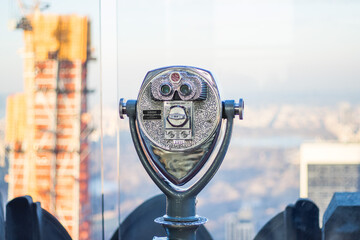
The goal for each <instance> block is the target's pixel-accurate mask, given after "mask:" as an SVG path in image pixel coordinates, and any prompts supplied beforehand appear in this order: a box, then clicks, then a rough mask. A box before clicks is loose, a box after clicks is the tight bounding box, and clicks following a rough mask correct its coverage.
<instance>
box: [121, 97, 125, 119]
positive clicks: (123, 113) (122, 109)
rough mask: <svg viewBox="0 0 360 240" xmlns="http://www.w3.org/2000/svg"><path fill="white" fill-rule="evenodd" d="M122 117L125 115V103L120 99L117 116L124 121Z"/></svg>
mask: <svg viewBox="0 0 360 240" xmlns="http://www.w3.org/2000/svg"><path fill="white" fill-rule="evenodd" d="M124 115H126V103H125V100H124V99H123V98H120V103H119V116H120V118H121V119H124Z"/></svg>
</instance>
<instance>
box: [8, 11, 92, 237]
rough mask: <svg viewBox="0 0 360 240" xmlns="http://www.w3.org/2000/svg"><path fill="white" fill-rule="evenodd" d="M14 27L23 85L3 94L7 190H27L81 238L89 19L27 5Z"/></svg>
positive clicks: (85, 210)
mask: <svg viewBox="0 0 360 240" xmlns="http://www.w3.org/2000/svg"><path fill="white" fill-rule="evenodd" d="M17 27H18V28H21V29H23V31H24V42H25V46H24V50H23V57H24V92H23V93H18V94H14V95H12V96H9V97H8V99H7V112H6V133H5V135H6V136H5V138H6V142H7V145H8V147H9V149H10V152H9V179H8V180H9V192H8V197H9V199H13V198H14V197H17V196H22V195H30V196H31V197H32V198H33V200H34V201H39V202H40V203H41V205H42V207H43V208H44V209H46V210H48V211H49V212H50V213H52V214H53V215H54V216H56V217H57V218H58V219H59V221H60V222H61V223H62V224H63V225H64V227H65V228H66V230H67V231H68V232H69V234H70V235H71V236H72V238H73V239H89V238H90V203H89V201H90V200H89V193H88V181H89V173H88V162H89V158H88V152H89V149H88V143H87V135H88V134H87V132H88V129H87V120H88V115H87V100H86V99H87V98H86V94H87V86H86V85H87V84H86V74H87V60H88V49H89V43H90V37H89V36H90V35H89V21H88V19H87V17H82V16H77V15H66V16H59V15H50V14H48V15H44V14H41V13H40V12H39V11H35V12H34V13H33V14H31V15H28V16H25V17H23V18H22V20H21V21H20V22H19V23H18V25H17Z"/></svg>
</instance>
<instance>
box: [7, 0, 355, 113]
mask: <svg viewBox="0 0 360 240" xmlns="http://www.w3.org/2000/svg"><path fill="white" fill-rule="evenodd" d="M15 2H16V1H14V0H13V1H9V0H7V1H5V2H2V3H1V7H0V19H1V21H0V36H1V38H0V45H1V55H0V63H1V69H0V70H1V71H0V77H1V83H0V94H8V93H12V92H16V91H21V90H22V89H23V83H22V64H23V63H22V59H21V56H20V54H19V49H20V48H21V47H22V46H23V42H22V32H21V31H20V30H17V31H9V30H8V29H7V22H8V20H9V19H10V18H13V17H16V12H17V7H16V4H15ZM48 2H49V3H50V4H51V8H50V10H47V11H45V12H52V13H77V14H81V15H88V16H89V17H90V19H91V21H92V29H91V31H92V45H93V47H94V49H95V52H94V56H95V57H97V61H94V62H91V63H90V64H89V85H90V87H92V88H97V87H98V85H99V62H100V61H99V60H100V59H99V49H100V48H99V24H98V23H99V12H98V1H94V0H87V1H85V0H81V1H80V0H76V1H75V0H72V1H70V0H62V1H48ZM359 12H360V3H359V1H355V0H354V1H350V0H341V1H340V0H333V1H328V0H327V1H325V0H317V1H314V0H312V1H310V0H309V1H308V0H275V1H271V0H207V1H206V0H181V1H175V0H151V1H149V0H128V1H125V0H121V1H119V2H118V21H117V19H116V2H115V0H108V1H106V0H103V2H102V16H101V20H102V60H103V61H102V65H103V89H104V102H105V103H106V104H110V105H112V106H116V102H117V99H118V97H125V98H126V99H132V98H136V97H137V92H138V88H139V87H140V84H141V81H142V80H143V78H144V76H145V74H146V72H147V71H149V70H152V69H155V68H158V67H163V66H169V65H190V66H196V67H201V68H204V69H207V70H210V71H211V72H212V73H213V74H214V76H215V77H216V80H217V82H218V85H219V86H220V90H221V93H222V98H223V99H229V98H235V99H237V98H239V97H244V98H245V100H247V102H249V101H250V102H257V103H259V102H260V103H271V102H272V101H276V102H277V103H278V102H298V103H301V102H303V101H304V102H306V103H311V101H314V102H322V103H324V102H325V103H326V102H329V103H332V102H336V101H342V100H352V101H355V102H357V103H360V94H359V93H360V44H359V43H360V14H359ZM117 22H118V24H116V23H117ZM117 26H118V35H117ZM117 42H118V44H119V49H118V50H117V48H116V43H117ZM117 52H118V58H119V62H118V63H117V62H116V56H117ZM116 66H118V72H119V78H118V80H117V79H116V73H117V67H116ZM117 81H119V82H118V83H117ZM117 85H119V88H118V90H116V89H117ZM97 92H99V91H98V90H97ZM98 99H99V98H98V95H97V94H94V95H93V96H92V97H91V102H92V103H96V102H97V101H98Z"/></svg>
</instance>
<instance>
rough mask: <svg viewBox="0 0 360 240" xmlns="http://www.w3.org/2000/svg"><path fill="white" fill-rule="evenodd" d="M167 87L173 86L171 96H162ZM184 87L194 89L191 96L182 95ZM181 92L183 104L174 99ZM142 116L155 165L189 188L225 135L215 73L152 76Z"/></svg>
mask: <svg viewBox="0 0 360 240" xmlns="http://www.w3.org/2000/svg"><path fill="white" fill-rule="evenodd" d="M164 84H172V87H173V91H172V93H171V94H169V96H164V95H161V91H160V90H159V89H160V88H161V86H163V85H164ZM183 84H186V85H188V86H189V87H190V88H191V90H192V91H191V93H190V94H189V95H187V96H185V95H184V94H181V92H180V90H179V89H180V87H181V85H183ZM175 92H177V93H178V96H179V98H180V99H174V98H175V97H176V94H175ZM149 112H150V113H151V114H149ZM136 115H137V123H138V126H139V132H140V135H141V139H142V142H143V145H144V147H145V150H146V152H147V153H148V155H150V156H151V158H150V159H149V161H152V162H153V164H152V166H155V167H156V168H157V170H159V171H160V172H161V174H162V175H164V176H165V177H166V178H167V179H168V180H169V181H171V182H172V183H173V184H175V185H177V186H181V185H184V184H185V183H186V182H188V181H189V180H190V179H192V178H193V177H194V176H195V175H196V173H198V171H199V170H200V169H201V167H202V166H203V165H204V164H205V162H206V161H207V160H208V158H209V156H210V153H211V152H212V150H213V148H214V146H215V143H216V140H217V138H218V135H219V131H220V125H221V121H220V120H221V101H220V96H219V92H218V89H217V86H216V83H215V80H214V78H213V77H212V75H211V73H210V72H208V71H205V70H202V69H198V68H193V67H183V66H180V67H168V68H161V69H157V70H154V71H150V72H149V73H148V74H147V75H146V77H145V79H144V81H143V83H142V86H141V89H140V92H139V96H138V99H137V108H136Z"/></svg>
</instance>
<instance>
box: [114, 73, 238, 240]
mask: <svg viewBox="0 0 360 240" xmlns="http://www.w3.org/2000/svg"><path fill="white" fill-rule="evenodd" d="M243 109H244V103H243V101H242V99H240V101H239V103H235V102H234V101H233V100H230V101H223V102H222V101H221V100H220V96H219V91H218V88H217V86H216V83H215V80H214V78H213V76H212V75H211V73H210V72H209V71H206V70H203V69H199V68H194V67H184V66H176V67H165V68H160V69H156V70H153V71H150V72H148V74H147V75H146V77H145V79H144V81H143V83H142V85H141V88H140V92H139V95H138V98H137V100H129V101H127V102H126V103H125V102H124V100H123V99H121V100H120V105H119V113H120V118H122V119H123V118H124V116H125V115H127V116H128V117H129V122H130V131H131V136H132V139H133V142H134V145H135V149H136V152H137V154H138V155H139V158H140V161H141V163H142V165H143V166H144V168H145V170H146V171H147V173H148V174H149V175H150V177H151V179H152V180H153V181H154V182H155V184H156V185H157V186H158V187H159V188H160V190H161V191H162V192H163V193H164V194H165V195H166V215H165V216H163V217H159V218H157V219H155V222H157V223H160V224H162V225H163V226H164V227H165V230H166V233H167V235H168V239H171V240H172V239H181V240H189V239H196V235H195V234H196V230H197V228H198V227H199V226H200V225H202V224H204V223H205V222H206V221H207V219H206V218H204V217H200V216H198V215H196V211H195V205H196V196H197V194H198V193H199V192H200V191H201V190H202V189H203V188H204V187H205V186H206V184H207V183H208V182H209V181H210V180H211V178H212V177H213V176H214V174H215V173H216V171H217V170H218V169H219V167H220V165H221V163H222V161H223V159H224V156H225V154H226V151H227V148H228V146H229V142H230V138H231V132H232V126H233V119H234V117H235V115H239V117H240V119H242V115H243ZM222 119H226V128H225V133H224V136H223V139H222V143H221V146H220V147H219V148H218V153H217V154H216V156H215V158H214V160H213V162H212V163H211V165H210V167H209V168H208V169H207V171H206V172H205V173H204V174H203V176H200V177H198V180H197V181H195V182H194V183H193V184H192V185H191V186H189V187H186V188H185V187H184V185H185V184H187V183H189V181H190V180H191V179H193V178H194V176H195V175H196V174H197V173H198V172H199V171H200V169H201V168H202V167H203V166H204V164H205V163H206V162H207V160H208V159H209V157H210V155H211V153H212V152H213V151H214V149H215V145H216V143H217V142H218V139H219V133H220V130H221V124H222ZM219 194H221V193H219Z"/></svg>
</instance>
